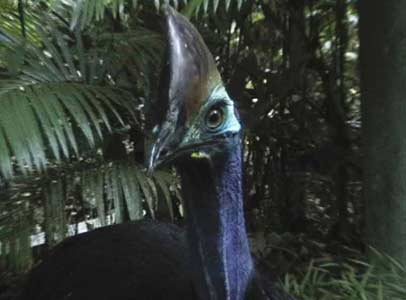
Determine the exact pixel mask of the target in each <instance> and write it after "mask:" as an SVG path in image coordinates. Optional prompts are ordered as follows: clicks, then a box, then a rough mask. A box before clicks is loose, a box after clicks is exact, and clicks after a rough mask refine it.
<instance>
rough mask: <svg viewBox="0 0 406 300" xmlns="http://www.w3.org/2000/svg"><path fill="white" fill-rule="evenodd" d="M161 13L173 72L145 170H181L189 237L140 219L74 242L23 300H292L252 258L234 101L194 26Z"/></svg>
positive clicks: (38, 271) (39, 272)
mask: <svg viewBox="0 0 406 300" xmlns="http://www.w3.org/2000/svg"><path fill="white" fill-rule="evenodd" d="M165 15H166V23H167V26H166V27H167V36H168V49H167V54H168V60H167V61H168V63H167V65H166V67H165V71H164V72H165V74H166V75H167V76H166V80H163V82H164V84H163V86H162V88H161V95H160V97H159V99H158V101H157V106H156V109H155V110H154V114H155V117H154V118H153V119H152V120H154V122H155V126H154V127H153V130H152V132H153V135H154V144H153V147H151V151H150V158H149V162H148V167H149V169H151V170H153V169H155V168H156V167H157V166H160V165H162V164H168V163H169V164H173V165H175V166H176V168H177V170H178V171H179V174H180V177H181V181H182V194H183V198H184V203H185V211H186V230H185V232H184V231H183V230H182V229H180V228H179V227H177V226H175V225H170V224H165V223H159V222H155V221H140V222H135V223H128V224H121V225H114V226H109V227H105V228H101V229H97V230H94V231H92V232H90V233H85V234H81V235H78V236H75V237H73V238H69V239H67V240H66V241H64V242H63V243H61V244H60V245H59V246H57V247H56V248H55V249H54V251H53V253H52V255H50V256H49V257H48V258H47V259H45V260H44V261H43V262H42V263H41V264H40V265H39V266H38V267H36V268H35V269H34V270H33V271H32V273H31V274H30V276H29V279H28V282H27V285H26V287H25V289H24V291H23V293H22V296H21V299H24V300H28V299H29V300H62V299H63V300H69V299H72V300H78V299H83V300H89V299H98V300H102V299H103V300H113V299H114V300H116V299H117V300H127V299H128V300H147V299H149V300H171V299H173V300H182V299H184V300H193V299H200V300H258V299H268V300H270V299H272V300H277V299H288V297H287V296H286V295H282V294H278V293H277V292H276V290H275V289H273V287H272V284H271V283H269V282H267V281H264V279H263V278H261V276H259V275H258V273H257V272H256V269H255V267H254V263H253V259H252V257H251V253H250V249H249V245H248V239H247V233H246V228H245V223H244V213H243V199H242V194H243V192H242V178H241V177H242V148H241V125H240V120H239V117H238V113H237V111H236V108H235V106H234V102H233V100H232V99H231V98H230V96H229V95H228V94H227V91H226V89H225V87H224V85H223V83H222V80H221V77H220V74H219V72H218V70H217V68H216V65H215V62H214V60H213V57H212V55H211V53H210V52H209V50H208V48H207V46H206V45H205V43H204V41H203V39H202V37H201V36H200V34H199V33H198V32H197V30H196V29H195V28H194V27H193V25H192V24H191V23H190V22H189V21H188V20H187V19H186V18H184V17H183V16H182V15H180V14H178V13H177V12H176V11H174V10H173V9H172V8H169V7H167V8H166V10H165ZM289 299H290V298H289Z"/></svg>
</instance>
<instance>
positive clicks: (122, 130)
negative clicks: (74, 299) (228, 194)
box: [0, 0, 406, 300]
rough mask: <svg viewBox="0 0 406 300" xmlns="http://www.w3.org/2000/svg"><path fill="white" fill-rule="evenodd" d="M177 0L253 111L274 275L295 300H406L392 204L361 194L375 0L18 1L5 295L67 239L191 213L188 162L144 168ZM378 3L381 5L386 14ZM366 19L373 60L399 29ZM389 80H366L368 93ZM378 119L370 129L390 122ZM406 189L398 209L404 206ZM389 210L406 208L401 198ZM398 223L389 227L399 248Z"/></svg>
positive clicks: (253, 215)
mask: <svg viewBox="0 0 406 300" xmlns="http://www.w3.org/2000/svg"><path fill="white" fill-rule="evenodd" d="M164 2H170V3H171V4H172V5H174V6H176V7H177V8H178V10H180V11H181V12H182V13H184V14H186V15H187V16H188V17H190V18H191V20H192V21H193V23H194V24H195V25H196V26H197V27H198V29H199V31H200V32H201V33H202V35H203V37H204V39H205V41H206V42H207V44H208V46H209V48H210V50H211V51H212V53H213V55H214V57H215V59H216V61H217V63H218V65H219V68H220V71H221V73H222V75H223V79H224V81H225V82H226V86H227V88H228V91H229V92H230V94H231V95H232V97H233V99H234V100H235V101H236V103H237V104H238V109H239V111H240V113H241V117H242V120H243V124H244V126H245V137H244V145H245V149H244V151H245V152H244V158H245V169H244V180H245V183H244V186H245V210H246V217H247V223H248V224H247V225H248V228H249V232H250V237H251V244H252V248H253V251H254V253H255V255H256V256H258V257H259V258H260V261H261V264H262V265H263V266H264V268H268V269H269V270H270V271H271V272H272V273H273V274H275V276H276V277H277V278H279V279H280V284H281V285H282V286H284V288H286V289H287V290H289V291H290V292H291V293H293V294H295V295H297V297H298V298H297V299H346V300H351V299H406V290H405V288H404V286H405V285H404V283H405V282H404V280H405V278H406V276H405V275H406V269H405V268H404V267H403V265H402V262H403V263H404V262H405V261H406V258H405V257H406V254H404V253H405V252H406V251H405V250H404V249H405V247H403V252H402V254H399V252H396V251H391V249H395V248H396V249H399V247H402V245H403V244H402V243H401V242H400V243H399V245H400V246H399V245H398V246H399V247H398V246H396V247H395V246H394V247H392V248H391V247H389V246H388V247H386V246H385V245H387V244H388V243H386V242H381V243H380V242H379V241H382V238H381V237H379V236H378V237H377V238H376V239H374V238H372V237H371V236H373V235H374V233H375V232H376V228H378V227H379V226H381V225H380V224H381V223H382V221H381V220H382V219H380V218H378V217H377V216H378V215H379V214H376V215H374V214H373V213H370V214H368V207H369V205H370V206H371V207H375V208H376V207H377V206H376V205H375V206H374V205H373V203H378V202H379V201H384V200H382V198H381V199H375V200H376V201H375V200H373V201H375V202H373V201H372V200H371V203H372V204H369V202H368V201H367V198H366V197H363V193H362V188H363V184H362V182H363V176H364V172H365V169H364V165H365V164H363V161H364V162H365V153H364V152H365V151H363V150H362V149H364V148H362V147H363V146H362V145H361V141H364V144H366V145H367V146H366V147H368V143H365V139H364V138H361V136H362V134H363V133H362V132H361V88H360V74H362V72H363V69H362V68H363V67H364V66H369V68H370V69H368V70H369V71H371V70H372V69H373V65H371V63H373V62H374V61H377V60H379V59H380V58H379V57H380V56H379V55H380V54H379V52H378V51H376V56H373V55H372V56H368V55H365V57H366V59H365V61H364V63H362V60H361V61H360V59H359V56H360V54H359V53H360V52H359V49H360V41H359V24H360V17H359V12H360V10H361V17H362V13H363V7H362V5H361V8H360V7H359V6H360V5H359V3H358V2H359V1H355V0H238V1H237V0H233V1H230V0H188V1H187V0H183V1H159V0H155V1H150V0H149V1H147V0H145V1H136V0H132V1H130V0H84V1H75V0H37V1H35V0H20V1H17V0H2V1H1V2H0V274H1V275H0V280H1V282H0V299H12V296H13V295H14V293H15V292H16V291H17V290H18V287H19V283H20V282H21V280H23V278H24V274H25V273H26V272H27V271H28V270H29V269H30V268H31V267H32V266H33V265H34V264H36V263H37V262H38V261H40V260H41V258H42V257H44V255H46V254H47V253H48V251H49V250H50V249H51V248H52V247H53V246H55V245H56V244H57V243H59V242H60V241H61V240H63V239H64V238H65V237H67V236H70V235H74V234H77V233H78V232H82V231H87V230H91V229H93V228H95V227H99V226H104V225H108V224H112V223H120V222H126V221H130V220H136V219H140V218H143V217H149V218H157V219H159V220H166V221H172V222H176V223H182V205H181V203H182V202H181V199H180V195H179V188H180V186H179V183H178V180H177V177H176V174H175V173H174V171H173V170H163V171H159V172H157V173H156V174H154V175H152V176H147V174H146V173H145V170H144V166H143V162H144V152H145V149H146V147H148V140H149V139H148V132H147V130H146V127H147V124H146V123H147V121H148V120H146V117H145V112H146V111H147V110H148V107H149V103H150V99H152V98H153V97H155V95H156V94H157V89H158V86H157V83H158V78H159V72H160V69H161V64H162V57H163V51H164V48H165V42H164V37H163V36H162V19H161V17H160V14H159V6H160V5H162V4H163V3H164ZM364 2H368V1H364ZM372 2H377V1H372ZM372 2H370V3H372ZM378 2H379V1H378ZM397 2H399V1H393V0H391V1H388V3H389V4H388V5H387V6H385V5H383V6H382V9H383V10H385V9H387V10H388V11H389V10H391V13H388V14H386V15H385V13H383V22H384V25H382V26H383V27H384V28H387V27H385V24H386V25H388V24H392V23H391V21H390V20H391V19H392V18H393V19H394V20H399V19H396V18H395V17H398V15H397V14H396V13H395V12H394V11H396V10H397V9H399V6H401V5H400V4H396V5H395V4H394V5H392V6H391V4H390V3H397ZM364 6H365V10H364V11H365V15H367V14H369V15H370V16H372V15H373V13H371V11H372V10H374V7H375V11H378V10H379V8H378V4H370V7H371V8H368V7H366V6H368V4H364ZM404 8H405V7H404ZM368 9H370V10H371V11H368ZM399 10H401V9H399ZM404 10H406V8H405V9H404ZM399 14H400V13H399ZM405 19H406V18H405ZM365 20H366V21H365V22H366V23H367V22H371V23H370V24H374V22H375V20H374V19H373V17H371V18H370V19H368V18H365ZM385 22H386V23H385ZM399 22H400V21H399ZM402 22H403V21H402ZM402 22H400V25H399V26H401V25H402ZM375 23H376V22H375ZM368 24H369V23H368ZM368 24H367V25H368ZM367 25H365V28H367V29H365V33H366V34H365V35H364V38H365V41H366V42H365V45H366V46H365V48H364V52H365V53H369V51H371V53H373V51H374V50H372V49H373V48H374V47H377V49H378V48H379V44H378V43H379V42H381V44H382V49H383V48H384V46H385V45H386V46H388V47H390V46H391V41H394V40H396V37H394V36H392V37H391V39H389V37H388V40H386V41H384V39H381V40H380V39H379V37H380V36H383V35H380V33H379V30H380V29H379V28H378V25H371V27H368V26H367ZM388 26H389V25H388ZM368 28H371V29H368ZM377 28H378V29H377ZM375 29H376V30H378V31H374V30H375ZM375 32H376V37H375V36H374V35H375ZM362 38H363V35H361V41H362ZM375 38H376V39H377V41H376V44H375V42H374V39H375ZM402 39H403V37H402ZM402 41H403V40H402ZM368 42H370V43H369V44H368ZM394 43H395V42H394ZM370 47H371V48H370ZM402 47H403V46H402ZM402 47H400V48H399V49H398V48H396V47H395V48H396V49H398V50H399V51H400V52H399V53H406V52H402V51H403V48H402ZM361 48H362V45H361ZM361 53H362V52H361ZM384 53H385V52H382V53H381V54H382V55H385V54H384ZM392 54H393V53H392ZM399 55H400V56H399V57H402V54H399ZM387 62H388V63H387V64H386V65H387V66H389V67H390V66H391V62H390V61H387ZM394 64H395V63H394ZM382 66H383V67H382V68H385V64H384V63H382ZM365 70H367V67H365ZM369 71H365V72H369ZM371 72H373V71H371ZM399 72H400V71H399ZM367 74H370V73H367ZM384 74H387V76H388V78H389V77H390V74H392V73H391V72H389V71H388V73H384ZM399 74H402V73H401V72H400V73H399ZM399 74H398V75H399ZM405 75H406V74H405ZM375 79H376V78H375ZM373 82H375V83H376V82H379V80H378V79H376V80H375V81H374V80H372V79H369V77H368V75H366V76H365V87H366V91H367V92H366V95H368V92H370V89H369V88H368V87H369V86H371V89H373V87H374V83H373ZM389 82H390V81H389V80H388V82H387V83H388V84H389ZM389 85H390V84H389ZM363 86H364V85H363ZM397 87H402V83H401V81H400V82H399V85H397ZM403 88H404V87H403ZM378 94H379V93H378ZM399 94H402V93H401V91H399ZM379 95H381V94H379ZM363 101H364V102H363V105H367V104H368V101H369V100H368V99H366V100H365V99H363ZM372 102H373V101H372V100H371V103H372ZM365 103H367V104H365ZM381 104H382V103H381ZM370 107H373V106H372V105H371V106H370ZM392 108H393V111H395V112H396V111H398V112H399V116H400V114H401V112H402V109H399V110H397V108H396V105H395V106H393V107H392ZM403 111H404V110H403ZM364 112H365V114H367V116H371V117H367V118H368V120H370V122H371V123H373V118H379V114H380V113H382V114H383V115H385V111H383V112H382V111H380V110H379V109H378V108H377V109H376V110H375V111H372V110H365V111H364ZM374 112H376V114H374ZM368 114H370V115H368ZM372 114H374V117H372ZM399 118H400V117H399ZM400 119H401V118H400ZM371 120H372V121H371ZM371 123H369V124H371ZM389 123H390V122H389ZM385 126H386V123H380V124H378V125H376V130H378V131H379V128H383V127H385ZM396 126H398V127H396V128H401V123H400V122H399V124H397V125H396ZM389 127H390V126H389ZM368 128H369V129H371V128H372V127H368ZM394 128H395V125H394ZM368 132H369V134H370V135H369V136H372V135H373V134H374V129H371V130H369V131H368ZM401 135H402V134H401V130H399V135H398V137H399V136H401ZM367 141H369V140H368V138H367ZM371 141H372V140H371ZM384 143H387V144H390V139H389V140H388V141H385V142H384ZM383 146H384V145H383ZM371 147H373V145H372V146H371ZM380 149H381V150H382V148H380ZM375 154H376V153H375ZM370 155H372V156H373V155H374V154H370V153H369V154H368V159H370V158H371V157H372V156H370ZM390 156H391V154H390V153H389V154H387V155H386V156H385V157H386V158H388V157H390ZM395 156H396V157H397V159H398V158H399V156H397V155H395ZM383 164H384V163H383ZM400 164H401V163H400ZM371 165H373V166H375V169H374V170H375V171H377V170H378V171H379V168H380V167H382V164H381V165H379V164H374V162H372V160H371ZM401 165H403V164H401ZM393 167H394V168H395V169H396V163H395V164H394V165H393ZM391 170H392V169H390V170H388V173H385V174H386V175H383V176H387V175H388V174H392V173H390V172H392V171H391ZM401 170H402V169H401V168H400V169H399V170H397V171H399V172H400V171H401ZM373 172H374V171H371V170H370V169H369V170H368V171H367V174H369V175H371V174H372V173H373ZM397 174H398V175H399V174H400V173H397ZM371 176H372V175H371ZM371 176H369V177H368V178H372V177H373V176H372V177H371ZM389 177H390V176H389V175H388V178H389ZM369 182H372V181H369ZM371 184H372V183H371ZM373 184H376V183H373ZM400 186H401V185H399V189H398V191H399V190H402V188H400ZM387 187H388V185H385V189H386V188H387ZM367 188H368V189H369V187H367ZM369 190H370V191H372V192H370V194H371V193H372V194H374V193H377V192H376V191H375V192H374V189H369ZM402 193H403V194H402ZM402 193H400V194H401V196H402V197H403V195H404V194H405V193H404V192H402ZM402 197H399V198H397V199H400V200H401V199H402ZM400 200H399V202H395V204H397V205H398V206H397V205H394V207H395V209H399V208H402V209H403V207H404V206H405V207H406V205H404V204H402V202H401V201H400ZM379 203H382V202H379ZM402 209H400V211H403V210H402ZM377 210H378V211H379V208H378V209H377ZM377 210H375V211H374V212H375V213H376V212H377ZM386 213H387V214H386ZM385 214H386V215H385ZM380 215H381V216H382V217H383V219H385V218H392V216H391V215H390V212H388V211H387V210H385V208H382V211H381V214H380ZM400 217H401V215H400ZM380 222H381V223H380ZM403 222H404V221H403ZM371 224H376V225H374V226H376V227H374V226H372V227H371ZM382 226H383V225H382ZM397 226H400V227H402V228H403V227H404V228H406V224H404V223H402V222H401V221H399V222H398V223H397ZM403 231H404V230H403ZM400 233H401V231H397V232H395V231H393V232H389V231H383V232H382V233H381V236H385V235H391V236H394V238H393V240H395V242H394V244H396V241H399V240H400V241H402V238H401V237H402V235H399V234H400ZM377 234H378V235H379V232H377ZM396 235H397V236H396ZM389 244H390V243H389ZM371 245H372V246H374V247H371ZM386 254H389V255H390V256H393V257H394V258H392V257H390V256H387V255H386ZM376 261H378V262H379V263H378V264H375V263H374V262H376ZM398 261H399V262H398ZM376 265H379V267H376Z"/></svg>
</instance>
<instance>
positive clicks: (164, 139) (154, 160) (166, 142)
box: [147, 127, 173, 174]
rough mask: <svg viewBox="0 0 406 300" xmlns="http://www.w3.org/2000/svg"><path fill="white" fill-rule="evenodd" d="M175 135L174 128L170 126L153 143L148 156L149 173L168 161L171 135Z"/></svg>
mask: <svg viewBox="0 0 406 300" xmlns="http://www.w3.org/2000/svg"><path fill="white" fill-rule="evenodd" d="M172 136H173V130H172V129H171V128H170V127H166V128H164V129H163V130H162V131H161V132H160V133H159V136H158V138H157V139H156V140H155V142H154V143H153V145H152V148H151V151H150V152H149V158H148V166H147V167H148V173H150V174H151V173H152V172H154V171H155V170H156V169H157V168H158V167H159V166H160V165H162V164H163V163H164V162H166V160H167V158H168V157H169V156H170V154H171V151H169V148H170V147H169V146H170V144H171V137H172Z"/></svg>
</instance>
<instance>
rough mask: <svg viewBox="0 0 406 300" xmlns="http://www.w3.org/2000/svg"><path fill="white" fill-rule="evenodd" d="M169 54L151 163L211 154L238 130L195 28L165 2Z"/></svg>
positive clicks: (156, 115) (157, 106) (154, 114)
mask: <svg viewBox="0 0 406 300" xmlns="http://www.w3.org/2000/svg"><path fill="white" fill-rule="evenodd" d="M165 16H166V33H167V60H166V65H165V67H164V70H163V73H162V77H161V84H160V96H159V98H158V100H157V103H156V104H155V108H154V111H153V112H152V118H153V120H155V121H154V126H153V129H152V133H153V135H154V140H155V142H154V145H153V147H152V150H151V154H150V158H149V169H154V168H155V167H156V166H158V165H160V164H162V163H166V162H169V161H173V160H177V159H185V158H189V159H190V158H192V159H193V158H198V157H201V156H209V157H210V156H211V155H214V154H215V153H216V152H218V151H219V150H221V149H224V147H225V146H229V145H230V142H232V141H233V140H235V136H236V135H237V134H238V133H239V132H240V129H241V126H240V123H239V120H238V116H237V113H236V110H235V108H234V103H233V101H232V100H231V99H230V97H229V95H228V94H227V92H226V90H225V87H224V84H223V82H222V80H221V76H220V74H219V71H218V70H217V67H216V64H215V62H214V59H213V56H212V54H211V53H210V51H209V49H208V48H207V46H206V44H205V43H204V41H203V39H202V37H201V35H200V34H199V33H198V31H197V30H196V28H195V27H194V26H193V25H192V24H191V23H190V22H189V21H188V20H187V19H186V18H185V17H184V16H182V15H180V14H179V13H177V12H176V11H175V10H174V9H172V8H171V7H169V6H168V7H166V8H165Z"/></svg>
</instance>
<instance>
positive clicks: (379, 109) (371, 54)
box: [360, 0, 406, 264]
mask: <svg viewBox="0 0 406 300" xmlns="http://www.w3.org/2000/svg"><path fill="white" fill-rule="evenodd" d="M360 42H361V50H360V51H361V52H360V54H361V66H360V67H361V89H362V118H363V138H364V153H365V155H364V200H365V207H366V227H367V228H366V233H367V239H368V243H369V244H371V245H372V246H373V247H375V248H376V249H377V250H378V251H381V252H385V253H387V254H389V255H391V256H393V257H394V258H396V259H398V260H399V261H400V262H403V263H404V264H406V180H405V178H406V131H405V128H406V1H404V0H385V1H382V0H361V1H360Z"/></svg>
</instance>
